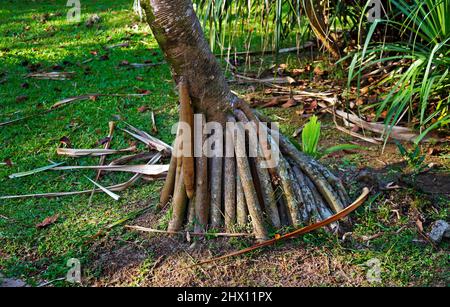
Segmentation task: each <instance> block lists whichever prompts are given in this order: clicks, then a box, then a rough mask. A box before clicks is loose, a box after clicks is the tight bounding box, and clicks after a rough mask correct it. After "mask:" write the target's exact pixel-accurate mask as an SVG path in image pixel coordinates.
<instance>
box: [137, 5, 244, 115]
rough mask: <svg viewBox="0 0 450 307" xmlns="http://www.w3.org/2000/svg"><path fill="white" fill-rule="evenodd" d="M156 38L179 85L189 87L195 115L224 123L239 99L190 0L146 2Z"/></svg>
mask: <svg viewBox="0 0 450 307" xmlns="http://www.w3.org/2000/svg"><path fill="white" fill-rule="evenodd" d="M142 7H143V9H144V10H145V13H146V16H147V22H148V24H149V25H150V27H151V29H152V31H153V34H154V36H155V38H156V40H157V41H158V44H159V46H160V47H161V49H162V51H163V52H164V56H165V58H166V60H167V62H168V63H169V65H170V67H171V70H172V75H173V78H174V79H175V82H176V83H178V82H179V81H180V78H184V79H185V80H186V81H187V83H188V84H189V93H190V96H191V98H192V100H193V105H194V111H195V112H196V113H203V114H204V115H205V116H206V117H207V118H208V120H216V121H218V122H224V121H225V118H224V114H225V112H226V111H227V110H228V109H229V108H230V106H231V104H232V103H233V101H234V100H235V99H236V98H235V96H234V95H233V94H231V92H230V90H229V88H228V85H227V82H226V80H225V76H224V74H223V73H222V71H221V69H220V66H219V63H218V62H217V60H216V57H215V56H214V54H213V53H212V52H211V49H210V47H209V45H208V42H207V40H206V39H205V36H204V34H203V30H202V28H201V25H200V22H199V20H198V18H197V16H196V14H195V11H194V8H193V6H192V2H191V1H190V0H143V1H142Z"/></svg>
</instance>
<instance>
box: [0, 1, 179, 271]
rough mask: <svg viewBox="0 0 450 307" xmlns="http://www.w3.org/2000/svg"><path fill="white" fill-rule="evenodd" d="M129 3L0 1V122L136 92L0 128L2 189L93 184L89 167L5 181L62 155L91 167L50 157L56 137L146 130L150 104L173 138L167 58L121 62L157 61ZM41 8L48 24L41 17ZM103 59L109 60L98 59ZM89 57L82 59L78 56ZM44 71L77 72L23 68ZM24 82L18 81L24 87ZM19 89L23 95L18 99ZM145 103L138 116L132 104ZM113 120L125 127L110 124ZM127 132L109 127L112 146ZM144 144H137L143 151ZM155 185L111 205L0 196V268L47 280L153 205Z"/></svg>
mask: <svg viewBox="0 0 450 307" xmlns="http://www.w3.org/2000/svg"><path fill="white" fill-rule="evenodd" d="M130 7H131V3H130V1H127V0H121V1H103V2H99V1H82V13H83V15H82V21H81V23H80V24H74V23H70V22H68V21H66V17H65V16H66V12H67V8H66V7H65V1H38V2H24V1H6V3H2V6H1V8H0V20H1V23H0V33H1V35H0V37H1V38H0V59H1V60H0V74H1V75H2V77H1V78H0V79H4V81H3V82H2V84H1V85H0V97H1V102H0V121H1V122H3V121H7V120H9V119H16V118H20V117H25V116H28V115H31V114H36V113H40V112H43V111H45V110H47V109H49V108H50V107H51V106H52V104H54V103H55V102H56V101H58V100H61V99H64V98H68V97H72V96H77V95H83V94H88V93H101V94H118V93H134V94H135V93H138V92H139V91H140V90H148V91H150V92H151V94H150V95H147V96H143V97H133V98H118V97H101V98H98V99H97V100H96V101H92V100H87V101H81V102H77V103H74V104H72V105H68V106H66V107H63V108H61V109H59V110H56V111H54V112H52V113H49V114H46V115H42V116H37V115H36V116H33V117H31V118H29V119H27V120H24V121H22V122H19V123H17V124H15V125H11V126H6V127H1V128H0V129H1V131H0V161H2V162H3V161H4V160H6V159H11V160H12V162H13V163H14V165H13V167H6V166H0V178H1V179H0V195H14V194H29V193H43V192H58V191H71V190H73V191H76V190H84V189H90V188H92V184H91V183H89V181H88V180H87V179H86V178H85V177H84V176H83V174H88V175H90V176H92V172H86V173H85V172H64V173H57V172H44V173H40V174H37V175H34V176H29V177H24V178H17V179H14V180H11V179H8V178H7V175H9V174H11V173H15V172H20V171H25V170H29V169H33V168H36V167H40V166H45V165H48V164H49V163H50V162H49V161H50V160H51V161H57V162H60V161H66V162H67V164H68V165H83V164H85V165H87V164H96V163H97V162H98V158H88V159H81V160H76V159H67V158H61V157H58V156H57V155H56V148H57V147H58V146H59V140H60V139H61V138H62V137H67V138H69V139H70V140H71V142H72V145H73V146H74V147H75V148H95V147H98V146H99V145H96V143H97V142H98V141H99V140H100V139H102V138H104V137H105V136H106V135H107V133H108V122H109V121H111V120H115V119H117V118H120V119H122V120H125V121H127V122H129V123H132V124H133V125H134V126H136V127H140V128H142V129H144V130H147V131H149V130H150V128H151V121H150V111H154V112H155V115H156V123H157V126H158V129H159V133H158V135H156V136H157V137H159V138H161V139H162V140H164V141H166V142H171V140H172V136H171V133H170V128H171V124H172V123H174V122H175V120H176V116H175V115H176V112H177V108H176V101H177V98H176V95H175V92H174V86H173V83H172V81H171V77H170V72H169V69H168V67H167V66H166V65H163V66H156V67H152V68H138V69H133V68H129V67H122V66H119V64H120V63H121V62H122V61H124V60H126V61H129V62H130V63H144V62H145V61H152V62H160V61H161V60H162V56H161V52H160V51H159V49H158V47H157V45H156V44H155V41H154V40H153V38H152V36H151V35H150V34H149V28H148V27H146V26H144V25H143V24H140V23H138V22H136V21H135V20H134V17H133V16H134V15H133V14H132V12H131V11H130ZM93 13H96V14H98V15H99V16H100V17H101V21H100V22H99V23H98V24H96V25H94V26H93V27H91V28H88V27H86V26H85V24H84V21H85V19H87V18H88V16H89V15H90V14H93ZM44 14H50V16H48V17H46V18H47V21H46V22H42V21H41V19H42V18H45V17H44ZM123 42H129V47H123V48H115V49H111V50H105V49H104V47H105V46H110V45H114V44H118V43H123ZM106 56H107V58H106ZM89 59H92V61H90V62H88V63H86V64H82V62H83V61H86V60H89ZM37 64H38V65H40V66H41V68H42V69H43V70H44V71H53V70H54V67H55V66H60V67H61V68H60V69H62V70H63V71H70V72H75V77H74V78H73V79H72V80H65V81H54V80H37V79H32V78H25V75H26V74H27V73H28V67H29V66H30V65H37ZM25 83H26V84H27V85H24V84H25ZM20 96H27V99H26V100H25V101H20V100H21V99H20V98H19V99H17V97H20ZM144 105H146V106H148V107H149V111H148V112H144V113H140V112H138V108H139V107H141V106H144ZM118 125H119V126H118V127H119V128H120V127H122V128H124V127H125V126H124V125H121V124H120V122H119V123H118ZM130 141H132V139H131V138H129V137H126V136H125V135H124V133H123V132H122V131H120V130H119V129H116V133H115V137H114V140H113V143H112V147H113V148H125V147H128V146H129V142H130ZM141 149H143V148H141ZM129 176H130V175H118V174H115V175H114V176H106V177H105V178H104V180H103V181H102V184H104V185H109V184H111V183H113V182H114V183H119V182H122V181H125V180H127V178H128V177H129ZM159 186H160V184H159V183H155V184H139V186H138V187H136V188H134V189H129V190H128V191H126V192H124V193H122V196H123V197H122V199H121V200H120V201H118V202H115V201H114V200H111V199H110V198H108V197H104V195H100V194H96V195H95V196H94V197H93V199H92V201H91V202H89V195H88V196H76V197H66V198H57V199H56V198H53V199H28V200H20V201H4V200H2V201H0V212H1V214H2V215H3V216H5V217H7V218H9V219H8V220H7V219H5V218H0V242H1V244H0V245H1V246H0V253H1V256H2V257H1V258H0V267H1V268H2V271H3V272H4V273H5V274H6V275H13V276H17V277H21V278H30V277H33V276H36V275H39V276H40V277H39V278H45V279H52V278H54V277H57V276H60V275H61V274H62V273H64V272H65V271H67V268H66V267H65V263H66V261H67V259H69V258H72V257H76V258H79V259H81V260H82V261H84V260H85V259H87V258H86V257H88V248H87V246H85V245H84V243H85V242H86V241H87V240H88V239H89V236H91V235H94V234H95V233H97V232H98V231H99V230H100V229H101V228H102V227H104V226H105V225H107V224H109V223H111V222H114V221H116V220H117V219H120V218H122V217H123V216H124V215H125V214H126V213H127V212H129V211H130V210H135V209H136V208H135V207H139V206H142V203H143V204H146V205H147V206H148V205H149V204H151V203H154V202H153V200H154V199H155V197H156V196H157V194H158V192H157V190H158V187H159ZM55 214H59V215H60V218H59V221H58V223H57V224H56V225H55V226H54V227H52V228H50V229H48V230H47V229H43V230H38V229H36V227H35V224H37V223H39V222H41V221H42V220H43V219H44V218H46V217H48V216H52V215H55Z"/></svg>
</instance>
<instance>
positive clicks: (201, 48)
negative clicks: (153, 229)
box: [141, 0, 347, 240]
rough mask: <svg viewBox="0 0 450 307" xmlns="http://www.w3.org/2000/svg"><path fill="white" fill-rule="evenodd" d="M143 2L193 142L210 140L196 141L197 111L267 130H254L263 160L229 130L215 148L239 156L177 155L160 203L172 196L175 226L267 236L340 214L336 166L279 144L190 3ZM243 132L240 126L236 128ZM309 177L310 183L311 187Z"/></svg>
mask: <svg viewBox="0 0 450 307" xmlns="http://www.w3.org/2000/svg"><path fill="white" fill-rule="evenodd" d="M141 5H142V7H143V9H144V11H145V13H146V17H147V21H148V23H149V25H150V27H151V29H152V31H153V33H154V35H155V38H156V40H157V42H158V44H159V46H160V47H161V49H162V50H163V52H164V56H165V58H166V60H167V62H168V63H169V65H170V68H171V71H172V75H173V78H174V80H175V82H176V83H177V84H178V88H179V92H180V120H181V121H182V122H185V123H186V122H187V123H189V125H190V126H191V128H192V129H191V133H192V135H190V138H187V140H188V142H192V143H195V142H196V141H200V142H201V144H203V142H204V141H205V135H204V134H201V137H199V140H194V141H192V136H193V135H194V132H192V131H196V132H198V130H199V129H203V128H204V126H205V123H200V124H199V123H198V122H197V121H196V122H193V117H194V113H195V114H198V113H201V114H203V115H204V116H205V117H206V122H213V121H214V122H219V123H220V124H222V127H223V128H225V127H224V124H225V123H227V122H228V123H235V122H239V123H248V122H252V123H254V124H256V125H257V126H258V128H260V129H255V130H258V131H255V133H256V135H257V136H258V140H256V143H255V144H254V147H255V148H256V149H257V152H258V153H259V154H258V157H257V158H253V157H252V158H250V155H249V152H250V150H251V149H252V148H251V147H252V146H250V144H246V140H245V139H244V140H243V139H240V138H239V137H237V138H235V139H234V138H231V140H230V139H228V135H229V134H227V137H225V144H220V145H217V144H215V146H216V147H217V146H223V147H222V149H223V152H227V153H228V150H229V148H231V152H233V153H236V157H234V156H233V157H231V158H230V156H229V155H227V156H226V158H224V157H222V156H220V157H213V158H211V159H209V161H210V163H208V157H206V155H205V154H204V153H202V155H200V156H196V157H195V158H194V157H192V154H188V156H181V157H180V156H177V157H176V158H173V157H172V161H171V167H170V171H169V175H168V177H167V181H166V184H165V186H164V188H163V190H162V195H161V203H160V207H163V206H164V205H166V204H167V203H168V202H170V199H171V197H172V196H173V197H172V219H171V221H170V222H169V228H170V229H169V230H170V231H178V230H180V229H181V228H182V226H183V221H187V223H188V224H190V223H194V225H193V226H194V229H195V230H196V231H205V230H206V229H207V228H208V227H213V228H219V227H223V226H225V227H226V230H227V231H235V230H236V229H238V228H246V227H247V226H249V225H251V227H252V228H253V232H254V235H255V237H256V238H257V239H258V240H266V239H268V233H269V231H268V229H269V228H268V227H269V226H270V227H275V228H279V227H280V226H281V225H282V224H283V225H286V224H287V225H291V226H298V225H300V224H303V223H307V222H309V221H310V219H312V218H315V219H320V218H321V217H320V216H314V217H313V214H312V213H313V212H328V211H326V210H329V211H331V210H333V211H335V212H336V211H339V210H341V209H342V208H343V207H345V206H346V205H347V199H346V195H347V194H346V192H345V191H343V190H342V189H343V186H342V183H341V182H340V181H339V180H338V179H337V178H336V177H335V176H334V175H333V174H332V173H331V172H330V171H329V170H327V169H326V168H325V167H323V166H322V165H320V164H319V163H318V162H316V161H314V160H313V159H312V158H309V157H307V156H306V155H304V154H303V153H300V152H299V151H298V150H297V149H296V147H295V146H293V145H292V144H291V143H290V142H289V141H288V140H287V139H286V138H284V137H281V138H280V144H278V143H276V142H275V141H274V140H275V136H276V135H278V134H277V133H276V131H274V130H272V129H270V128H269V126H267V125H266V124H263V123H261V122H260V120H259V118H261V116H260V115H256V114H255V113H254V112H253V111H252V110H251V109H250V108H249V107H248V105H247V104H246V103H245V102H243V101H241V100H239V99H238V98H237V97H236V96H235V95H233V94H232V93H231V91H230V89H229V88H228V84H227V82H226V79H225V76H224V74H223V73H222V71H221V68H220V66H219V64H218V62H217V60H216V58H215V56H214V55H213V53H212V52H211V50H210V47H209V45H208V43H207V41H206V39H205V37H204V34H203V31H202V28H201V26H200V23H199V21H198V19H197V17H196V15H195V12H194V9H193V6H192V3H191V1H190V0H141ZM198 126H199V127H198ZM255 127H256V126H255ZM227 128H228V127H227ZM261 129H262V130H263V132H264V133H262V132H261ZM243 130H244V129H243V128H242V127H240V126H238V128H236V130H235V131H237V132H244V131H243ZM179 131H180V130H179ZM227 131H228V130H227ZM253 131H254V130H253ZM233 133H234V132H233ZM183 134H184V132H183ZM241 135H242V134H241ZM244 135H245V132H244ZM195 136H196V137H197V133H196V134H195ZM185 141H186V138H183V141H181V137H180V134H178V136H177V142H176V144H178V142H181V143H180V144H181V147H184V146H185V145H186V144H183V142H185ZM267 144H270V149H268V148H267V146H266V145H267ZM188 145H189V144H188ZM190 145H191V146H193V144H190ZM176 147H177V148H178V145H177V146H176ZM224 147H226V149H224ZM189 148H191V147H189ZM247 148H248V149H247ZM253 149H254V148H253ZM267 153H276V154H277V155H279V156H280V159H279V161H281V162H280V163H279V165H278V166H270V168H267V169H266V168H263V167H262V165H266V166H267V160H266V159H267V157H268V156H267ZM182 155H186V153H185V152H184V151H183V154H182ZM261 155H262V156H261ZM283 155H284V157H283ZM304 177H305V178H307V179H308V180H310V181H307V183H308V184H306V183H305V180H304ZM280 192H281V195H280ZM277 195H278V196H280V197H277ZM188 198H189V201H188ZM307 200H308V201H307ZM308 213H310V214H308ZM223 222H225V223H223ZM248 222H250V223H248ZM233 224H235V225H233Z"/></svg>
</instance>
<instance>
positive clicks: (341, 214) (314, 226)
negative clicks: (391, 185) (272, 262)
mask: <svg viewBox="0 0 450 307" xmlns="http://www.w3.org/2000/svg"><path fill="white" fill-rule="evenodd" d="M368 195H369V189H368V188H364V189H363V191H362V193H361V195H360V196H359V197H358V198H357V199H356V200H355V201H354V202H353V203H352V204H351V205H350V206H348V207H347V208H345V209H343V210H342V211H340V212H338V213H336V214H334V215H332V216H330V217H329V218H327V219H325V220H323V221H320V222H318V223H315V224H312V225H309V226H306V227H303V228H300V229H297V230H295V231H293V232H290V233H288V234H285V235H282V236H277V237H275V238H274V239H271V240H268V241H264V242H262V243H258V244H255V245H253V246H251V247H248V248H245V249H242V250H239V251H236V252H232V253H229V254H226V255H223V256H219V257H216V258H212V259H207V260H204V261H200V262H199V263H196V264H194V265H191V266H188V267H186V268H184V269H188V268H192V267H195V266H199V265H203V264H207V263H211V262H215V261H218V260H222V259H226V258H230V257H235V256H239V255H243V254H246V253H248V252H251V251H254V250H257V249H259V248H261V247H265V246H269V245H273V244H275V243H276V242H279V241H281V240H285V239H288V238H292V237H296V236H298V235H301V234H305V233H308V232H311V231H313V230H316V229H319V228H322V227H324V226H326V225H329V224H331V223H333V222H336V221H338V220H340V219H342V218H344V217H346V216H347V215H349V214H350V213H351V212H353V211H354V210H356V209H357V208H358V207H359V206H361V205H362V204H363V203H364V201H365V200H366V199H367V196H368Z"/></svg>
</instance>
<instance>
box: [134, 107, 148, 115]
mask: <svg viewBox="0 0 450 307" xmlns="http://www.w3.org/2000/svg"><path fill="white" fill-rule="evenodd" d="M148 109H149V107H148V106H140V107H139V108H138V109H137V110H138V112H139V113H144V112H146V111H148Z"/></svg>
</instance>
